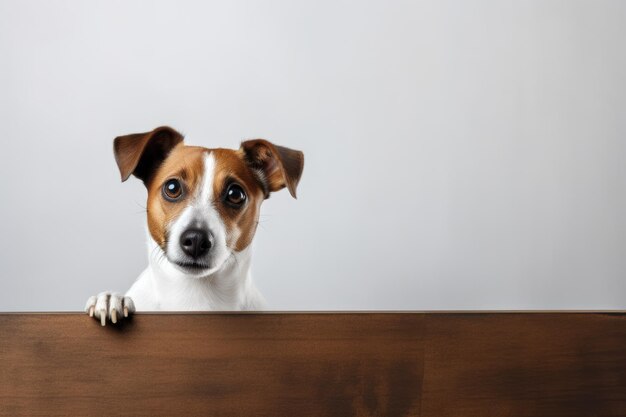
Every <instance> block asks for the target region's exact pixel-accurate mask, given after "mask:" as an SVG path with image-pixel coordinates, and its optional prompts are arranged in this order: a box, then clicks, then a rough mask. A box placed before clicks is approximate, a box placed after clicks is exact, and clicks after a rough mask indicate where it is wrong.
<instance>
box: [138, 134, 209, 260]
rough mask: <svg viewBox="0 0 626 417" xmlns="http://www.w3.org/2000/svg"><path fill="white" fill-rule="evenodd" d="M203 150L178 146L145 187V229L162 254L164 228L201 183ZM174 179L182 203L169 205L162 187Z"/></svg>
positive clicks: (195, 147)
mask: <svg viewBox="0 0 626 417" xmlns="http://www.w3.org/2000/svg"><path fill="white" fill-rule="evenodd" d="M206 152H208V150H207V149H206V148H202V147H199V146H185V145H183V144H179V145H177V146H176V147H175V148H173V149H172V151H171V152H170V154H169V156H168V157H167V158H166V159H165V161H163V163H162V164H161V166H160V167H159V168H158V169H157V171H156V173H155V174H154V176H153V177H152V178H151V180H150V183H149V184H148V186H147V188H148V205H147V209H148V229H149V230H150V234H151V235H152V238H153V239H154V240H155V241H156V242H157V243H158V244H159V246H161V248H163V250H165V247H166V244H167V226H168V225H169V224H170V223H171V222H172V221H173V220H175V219H176V218H177V217H178V216H179V215H180V213H181V212H182V211H183V209H184V208H185V207H187V204H185V201H187V200H188V199H189V198H192V197H193V196H194V194H195V192H196V189H197V188H198V187H200V184H201V183H202V175H203V173H204V169H203V168H204V155H205V154H206ZM171 178H176V179H178V180H179V181H180V183H181V184H182V186H183V195H182V197H181V200H179V201H177V202H170V201H167V200H166V199H165V198H163V194H162V191H161V189H162V187H163V184H164V183H165V182H166V181H167V180H169V179H171Z"/></svg>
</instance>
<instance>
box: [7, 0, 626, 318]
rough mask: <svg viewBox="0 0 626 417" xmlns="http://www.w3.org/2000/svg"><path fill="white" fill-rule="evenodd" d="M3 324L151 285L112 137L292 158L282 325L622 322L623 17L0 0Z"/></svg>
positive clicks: (271, 260) (273, 303)
mask: <svg viewBox="0 0 626 417" xmlns="http://www.w3.org/2000/svg"><path fill="white" fill-rule="evenodd" d="M0 60H1V61H0V126H2V132H1V135H0V140H1V147H0V155H1V161H0V179H1V182H0V185H1V187H0V310H80V309H81V308H82V307H83V305H84V301H85V299H86V298H87V296H89V295H91V294H94V293H97V292H99V291H101V290H105V289H112V290H118V291H125V290H126V289H128V288H129V287H130V285H131V283H132V282H133V280H134V279H135V278H136V276H137V275H138V274H139V273H140V272H141V270H142V269H143V268H144V267H145V265H146V249H145V230H144V228H145V225H144V222H145V219H144V216H145V215H144V213H143V207H144V205H145V197H146V193H145V190H144V188H143V186H142V184H141V183H140V182H139V181H137V180H136V179H133V180H131V181H129V182H127V183H124V184H121V183H120V182H119V174H118V171H117V167H116V165H115V162H114V159H113V155H112V140H113V138H114V137H115V136H118V135H121V134H127V133H133V132H142V131H146V130H150V129H152V128H154V127H156V126H159V125H163V124H169V125H171V126H173V127H175V128H177V129H179V130H181V131H182V132H184V133H185V134H186V136H187V142H188V143H191V144H197V145H203V146H207V147H237V146H238V144H239V142H240V141H241V140H242V139H246V138H256V137H263V138H267V139H270V140H272V141H274V142H275V143H278V144H281V145H284V146H289V147H292V148H296V149H301V150H303V151H304V153H305V156H306V164H305V170H304V175H303V178H302V181H301V184H300V188H299V191H298V194H299V199H298V200H293V199H291V198H290V197H289V195H288V193H287V192H286V191H282V192H280V193H277V194H275V195H273V196H272V197H271V199H270V200H268V201H267V202H266V203H265V204H264V208H263V214H262V223H261V227H260V228H259V230H258V233H257V237H256V240H255V255H254V276H255V281H256V283H257V284H258V286H259V288H260V289H261V291H262V292H263V293H264V294H265V296H266V298H267V299H268V301H269V305H270V308H272V309H293V310H308V309H315V310H317V309H319V310H322V309H334V310H341V309H535V308H538V309H586V308H593V309H623V308H626V256H625V254H626V221H625V215H626V194H625V193H626V168H625V167H626V83H625V79H626V78H625V77H626V2H621V1H613V2H611V1H495V0H494V1H475V0H473V1H458V2H450V1H439V0H438V1H431V2H416V1H406V2H404V1H383V0H381V1H377V2H364V1H306V2H302V1H284V2H276V1H249V2H241V1H222V2H202V1H194V2H189V1H167V2H163V1H90V2H83V1H78V0H76V1H54V2H51V1H44V0H40V1H28V0H27V1H23V0H19V1H18V0H15V1H7V0H0Z"/></svg>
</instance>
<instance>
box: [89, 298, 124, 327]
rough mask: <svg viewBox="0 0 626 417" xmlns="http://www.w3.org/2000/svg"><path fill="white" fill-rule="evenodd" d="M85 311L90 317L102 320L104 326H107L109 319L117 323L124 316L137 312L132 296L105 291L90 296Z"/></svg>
mask: <svg viewBox="0 0 626 417" xmlns="http://www.w3.org/2000/svg"><path fill="white" fill-rule="evenodd" d="M85 312H86V313H87V314H88V315H89V317H94V318H96V319H98V320H100V324H101V325H102V326H106V324H107V320H110V321H111V323H112V324H117V323H118V322H119V321H120V319H121V318H122V317H129V316H130V315H131V314H132V313H134V312H135V303H133V300H132V299H131V298H130V297H125V296H122V295H120V294H117V293H112V292H103V293H100V294H98V295H95V296H93V297H89V299H88V300H87V304H86V305H85Z"/></svg>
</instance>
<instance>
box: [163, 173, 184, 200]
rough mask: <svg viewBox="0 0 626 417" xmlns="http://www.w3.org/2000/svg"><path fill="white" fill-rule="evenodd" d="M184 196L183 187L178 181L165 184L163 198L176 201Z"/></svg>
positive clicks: (168, 181) (173, 180)
mask: <svg viewBox="0 0 626 417" xmlns="http://www.w3.org/2000/svg"><path fill="white" fill-rule="evenodd" d="M181 195H183V186H182V185H180V181H178V180H177V179H173V178H172V179H171V180H167V181H165V184H163V197H165V199H166V200H168V201H176V200H178V199H179V198H180V196H181Z"/></svg>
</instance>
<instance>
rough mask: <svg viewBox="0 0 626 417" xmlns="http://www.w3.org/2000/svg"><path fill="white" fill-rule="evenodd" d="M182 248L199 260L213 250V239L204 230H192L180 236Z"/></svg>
mask: <svg viewBox="0 0 626 417" xmlns="http://www.w3.org/2000/svg"><path fill="white" fill-rule="evenodd" d="M180 247H181V248H182V249H183V252H185V253H186V254H187V255H189V256H191V257H192V258H194V259H197V258H199V257H201V256H202V255H204V254H206V253H207V252H208V251H209V249H211V239H210V237H209V234H208V233H207V232H205V231H203V230H198V229H190V230H187V231H186V232H185V233H183V234H182V235H181V236H180Z"/></svg>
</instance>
